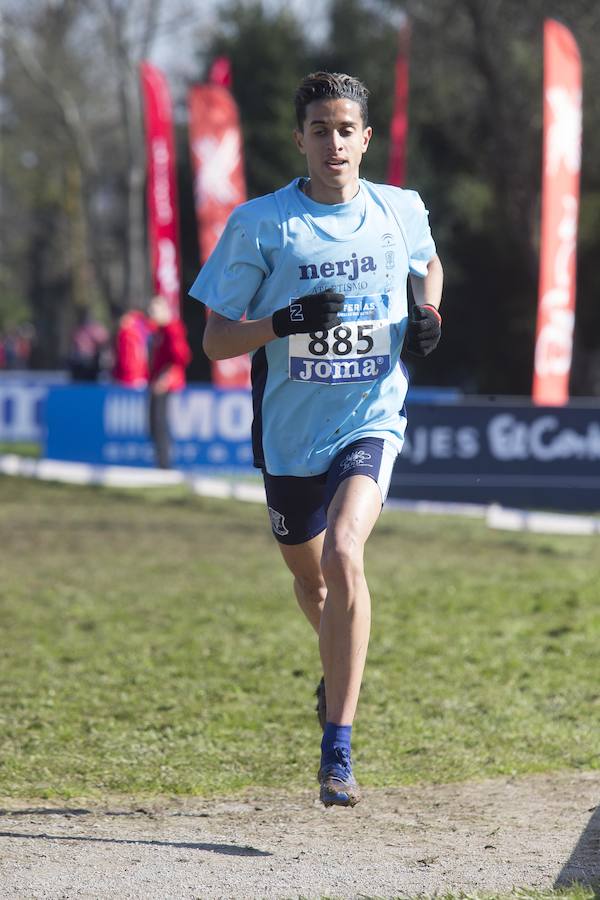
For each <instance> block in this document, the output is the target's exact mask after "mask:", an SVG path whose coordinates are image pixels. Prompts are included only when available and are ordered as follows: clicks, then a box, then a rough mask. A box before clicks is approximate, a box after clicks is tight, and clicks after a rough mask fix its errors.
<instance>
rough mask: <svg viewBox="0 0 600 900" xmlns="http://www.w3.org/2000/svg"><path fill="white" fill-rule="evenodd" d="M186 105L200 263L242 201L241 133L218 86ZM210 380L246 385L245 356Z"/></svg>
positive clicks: (196, 91)
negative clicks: (187, 106)
mask: <svg viewBox="0 0 600 900" xmlns="http://www.w3.org/2000/svg"><path fill="white" fill-rule="evenodd" d="M188 104H189V118H190V147H191V155H192V164H193V168H194V198H195V205H196V220H197V222H198V244H199V247H200V261H201V263H204V262H206V260H207V259H208V257H209V256H210V254H211V253H212V251H213V249H214V247H215V245H216V243H217V241H218V240H219V238H220V236H221V234H222V233H223V229H224V228H225V225H226V223H227V219H228V218H229V216H230V214H231V212H232V211H233V210H234V209H235V207H236V206H238V205H239V204H240V203H243V202H244V201H245V200H246V182H245V179H244V163H243V153H242V136H241V130H240V123H239V116H238V110H237V106H236V103H235V100H234V99H233V97H232V95H231V93H230V92H229V90H227V88H226V87H224V86H223V85H219V84H202V85H196V86H195V87H193V88H192V89H191V90H190V93H189V98H188ZM212 378H213V383H214V384H215V385H216V386H217V387H221V388H240V387H248V386H249V384H250V358H249V356H248V355H247V354H245V355H244V356H238V357H235V358H234V359H224V360H216V361H215V362H213V363H212Z"/></svg>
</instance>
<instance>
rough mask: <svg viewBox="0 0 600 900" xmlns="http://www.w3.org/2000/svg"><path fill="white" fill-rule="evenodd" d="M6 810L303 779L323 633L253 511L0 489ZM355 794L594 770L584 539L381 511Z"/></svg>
mask: <svg viewBox="0 0 600 900" xmlns="http://www.w3.org/2000/svg"><path fill="white" fill-rule="evenodd" d="M0 547H1V550H0V553H1V555H2V566H1V569H2V582H1V598H0V627H1V629H2V634H3V640H2V646H1V649H0V734H1V737H0V742H1V753H0V796H12V797H62V798H68V797H71V796H78V797H86V796H87V797H90V798H92V797H94V796H99V795H103V794H107V793H111V792H115V793H121V794H122V793H126V794H136V795H139V796H145V795H150V794H181V793H186V794H187V793H189V794H198V795H209V794H218V793H228V792H231V791H234V790H236V789H238V788H241V787H244V786H249V785H252V786H254V787H256V786H263V785H264V786H270V785H274V784H275V783H278V784H280V783H281V782H282V781H285V782H286V783H287V784H288V785H290V786H292V787H294V786H297V787H299V788H300V787H312V786H313V782H314V773H315V770H316V767H317V763H318V748H319V740H320V734H319V731H318V727H317V723H316V718H315V716H314V713H313V709H312V706H313V697H312V694H313V691H314V687H315V685H316V682H317V680H318V678H319V676H320V664H319V659H318V653H317V648H316V641H315V639H314V637H313V635H312V632H311V630H310V628H309V626H308V624H307V623H306V622H305V621H304V620H303V618H302V617H301V615H300V614H299V612H298V611H297V609H296V606H295V601H294V600H293V599H292V592H291V584H290V578H289V576H288V573H287V572H286V570H285V569H284V567H283V564H282V562H281V561H280V558H279V554H278V550H277V548H276V546H275V544H274V542H273V540H272V538H271V536H270V532H269V528H268V524H267V517H266V513H265V511H264V510H263V508H262V507H260V506H255V505H252V504H237V503H233V502H221V501H208V500H203V499H200V498H197V497H193V496H191V495H190V494H188V493H186V492H185V491H184V489H181V490H179V489H173V490H162V489H160V490H155V491H147V492H142V493H140V492H133V491H132V492H126V491H109V490H105V489H94V488H81V487H68V486H61V485H52V484H39V483H34V482H29V481H23V480H19V479H9V478H2V479H0ZM367 565H368V575H369V580H370V583H371V587H372V594H373V606H374V615H373V632H372V640H371V648H370V653H369V660H368V663H367V671H366V676H365V685H364V690H363V694H362V697H361V704H360V706H359V715H358V719H357V722H356V727H355V751H354V755H355V761H356V768H357V771H358V772H359V773H360V780H361V782H362V783H363V784H365V785H367V786H368V785H391V784H393V785H399V784H409V783H414V782H418V781H434V782H435V781H440V782H441V781H451V780H458V779H466V778H470V777H484V776H491V775H495V774H500V773H527V772H539V771H548V770H556V769H561V768H582V769H592V768H598V767H600V745H599V741H598V734H599V728H600V683H599V679H598V671H599V665H598V663H599V646H600V640H599V638H600V604H599V603H598V598H599V595H600V554H599V553H598V539H597V538H582V537H549V536H536V535H521V534H507V533H501V532H492V531H489V530H487V529H486V527H485V525H484V524H483V523H482V522H480V521H477V520H464V519H454V518H453V519H450V518H442V517H419V516H416V515H414V514H408V513H400V512H387V513H386V514H385V515H384V516H383V517H382V518H381V520H380V523H379V525H378V527H377V529H376V532H375V534H374V536H373V538H372V540H371V543H370V546H369V548H368V557H367Z"/></svg>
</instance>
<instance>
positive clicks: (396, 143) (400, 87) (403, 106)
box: [387, 20, 410, 187]
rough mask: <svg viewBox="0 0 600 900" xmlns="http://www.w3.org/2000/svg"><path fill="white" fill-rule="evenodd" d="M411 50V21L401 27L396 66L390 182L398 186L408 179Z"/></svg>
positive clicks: (391, 126) (391, 130) (389, 169)
mask: <svg viewBox="0 0 600 900" xmlns="http://www.w3.org/2000/svg"><path fill="white" fill-rule="evenodd" d="M409 51H410V23H409V22H408V20H406V21H405V23H404V24H403V25H402V27H401V28H400V34H399V41H398V56H397V57H396V66H395V90H394V109H393V112H392V121H391V124H390V155H389V161H388V173H387V181H388V184H395V185H397V186H398V187H402V185H403V184H404V183H405V181H406V141H407V138H408V59H409Z"/></svg>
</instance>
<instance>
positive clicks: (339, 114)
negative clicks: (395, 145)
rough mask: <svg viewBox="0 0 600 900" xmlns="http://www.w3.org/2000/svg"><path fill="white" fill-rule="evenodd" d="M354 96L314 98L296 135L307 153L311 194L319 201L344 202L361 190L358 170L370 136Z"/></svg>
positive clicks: (298, 144) (298, 143)
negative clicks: (351, 98) (345, 97)
mask: <svg viewBox="0 0 600 900" xmlns="http://www.w3.org/2000/svg"><path fill="white" fill-rule="evenodd" d="M371 134H372V131H371V128H368V127H367V128H365V127H364V125H363V121H362V118H361V115H360V106H359V105H358V103H356V101H355V100H332V99H327V100H313V102H312V103H309V104H308V106H307V107H306V119H305V120H304V126H303V128H302V131H299V130H296V131H295V132H294V137H295V140H296V144H297V146H298V149H299V150H300V153H302V154H304V156H306V163H307V166H308V174H309V176H310V196H311V197H312V198H313V200H316V201H317V202H319V203H345V202H347V201H348V200H351V199H352V197H354V196H355V195H356V193H357V191H358V170H359V168H360V164H361V161H362V158H363V154H364V153H365V152H366V150H367V147H368V146H369V141H370V140H371Z"/></svg>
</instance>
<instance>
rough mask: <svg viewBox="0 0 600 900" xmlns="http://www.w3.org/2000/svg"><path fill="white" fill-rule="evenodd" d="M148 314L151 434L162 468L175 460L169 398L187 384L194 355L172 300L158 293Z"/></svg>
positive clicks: (159, 464)
mask: <svg viewBox="0 0 600 900" xmlns="http://www.w3.org/2000/svg"><path fill="white" fill-rule="evenodd" d="M148 315H149V317H150V320H151V322H152V323H153V325H154V331H153V334H152V339H151V351H150V434H151V436H152V441H153V442H154V447H155V450H156V461H157V464H158V466H159V468H161V469H168V468H169V467H170V464H171V453H170V443H171V442H170V436H169V426H168V419H167V411H168V398H169V394H171V393H173V391H180V390H181V389H182V388H184V387H185V367H186V366H187V364H188V363H189V361H190V359H191V352H190V348H189V344H188V342H187V337H186V332H185V326H184V324H183V322H182V321H181V319H179V318H178V317H177V316H175V315H174V314H173V312H172V309H171V305H170V303H169V301H168V300H167V299H166V298H165V297H163V296H161V295H157V296H156V297H153V298H152V300H151V301H150V305H149V307H148Z"/></svg>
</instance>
